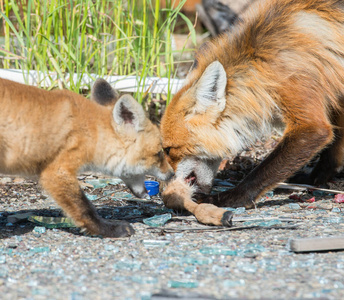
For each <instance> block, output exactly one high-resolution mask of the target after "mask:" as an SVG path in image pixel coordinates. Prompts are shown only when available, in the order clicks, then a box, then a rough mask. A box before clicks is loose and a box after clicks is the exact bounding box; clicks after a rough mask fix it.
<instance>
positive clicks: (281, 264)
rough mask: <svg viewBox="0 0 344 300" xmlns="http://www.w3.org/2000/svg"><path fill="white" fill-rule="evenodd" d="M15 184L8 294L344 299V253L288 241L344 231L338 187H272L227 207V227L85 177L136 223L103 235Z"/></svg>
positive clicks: (7, 223)
mask: <svg viewBox="0 0 344 300" xmlns="http://www.w3.org/2000/svg"><path fill="white" fill-rule="evenodd" d="M11 182H12V185H0V192H1V201H2V202H1V211H0V223H1V224H0V228H1V231H0V234H1V240H0V294H1V295H8V299H15V298H26V299H50V298H51V297H52V296H53V298H54V297H55V298H56V299H73V300H74V299H75V300H79V299H144V300H148V299H154V297H155V296H154V295H155V294H157V293H160V294H164V295H165V296H166V295H171V294H178V295H184V297H186V298H185V299H187V298H188V295H189V297H191V296H190V295H195V294H197V295H198V296H199V297H200V296H203V297H206V296H208V297H212V298H214V299H228V298H230V297H232V298H245V299H260V298H265V299H280V298H281V297H282V298H283V299H298V298H299V299H301V298H302V299H314V298H326V299H344V252H343V251H338V252H318V253H304V254H296V253H294V252H291V251H290V250H289V248H288V244H289V241H290V240H291V239H293V238H305V237H317V236H323V237H328V236H344V205H343V203H341V202H339V201H336V199H335V196H334V195H328V194H320V195H319V194H318V195H314V194H312V195H309V194H307V193H297V196H298V197H299V200H295V199H294V198H293V197H295V196H292V197H290V198H289V194H283V193H276V192H274V193H272V192H269V193H268V194H266V195H265V197H264V198H263V199H262V200H261V201H260V202H259V203H258V205H257V209H252V210H246V209H245V208H243V207H241V208H237V209H230V208H228V209H229V210H233V211H234V213H235V214H234V219H233V225H234V226H233V227H231V228H223V227H214V226H205V225H202V224H199V223H198V222H197V221H196V219H195V218H194V217H193V216H190V215H183V214H179V213H176V212H173V211H171V210H169V209H166V208H165V207H164V206H163V205H162V202H161V199H160V196H159V195H157V196H154V197H152V198H151V199H143V200H142V199H136V198H135V197H134V196H132V194H130V193H128V191H127V190H126V189H125V187H124V186H123V184H122V183H121V182H120V181H118V180H116V179H94V178H82V180H81V181H80V182H81V185H82V186H83V189H84V190H85V192H86V193H87V197H88V198H89V199H90V200H91V201H92V202H93V203H94V204H95V205H96V206H97V208H98V211H99V213H100V214H101V215H102V216H103V217H105V218H119V219H125V220H127V221H129V222H131V224H132V226H133V227H134V229H135V231H136V234H135V235H134V236H132V237H130V238H125V239H103V238H100V237H89V236H86V235H83V234H81V233H80V231H79V229H77V228H75V227H74V225H73V223H72V222H70V221H71V220H70V219H68V218H65V217H64V216H63V215H62V214H61V211H60V209H59V208H58V207H57V205H56V204H55V202H53V201H52V200H51V199H50V198H47V197H46V196H45V195H44V194H42V192H41V191H40V190H39V189H38V187H37V186H36V185H35V184H30V185H28V186H26V188H20V187H19V186H17V185H15V184H13V181H11ZM29 183H30V182H29ZM229 187H230V186H229ZM216 188H218V189H219V188H221V189H223V188H224V183H223V182H222V183H220V184H218V186H217V187H216ZM226 188H228V187H226ZM294 195H295V193H294ZM92 196H94V198H93V197H92ZM312 197H315V202H310V201H307V200H309V199H311V198H312ZM338 199H339V200H340V197H339V196H337V200H338ZM55 298H54V299H55ZM5 299H7V298H5Z"/></svg>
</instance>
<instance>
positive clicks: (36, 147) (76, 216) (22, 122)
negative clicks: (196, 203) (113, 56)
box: [0, 79, 173, 237]
mask: <svg viewBox="0 0 344 300" xmlns="http://www.w3.org/2000/svg"><path fill="white" fill-rule="evenodd" d="M92 98H93V100H95V101H90V100H87V99H85V98H84V97H82V96H80V95H78V94H76V93H72V92H70V91H66V90H63V91H61V90H54V91H51V92H48V91H45V90H42V89H38V88H36V87H32V86H26V85H22V84H19V83H15V82H12V81H8V80H5V79H0V173H6V174H24V175H39V177H40V182H41V184H42V186H43V188H44V189H45V190H46V191H47V192H48V193H49V194H50V195H51V196H52V197H53V198H54V199H55V201H56V202H57V203H58V204H59V205H60V206H61V207H62V209H63V210H64V212H65V213H66V214H67V215H68V216H70V217H72V218H73V220H74V222H75V224H76V225H77V226H80V227H82V228H83V229H86V231H87V232H89V233H91V234H95V235H102V236H107V237H120V236H128V235H131V234H133V233H134V229H133V228H132V227H131V226H130V225H129V223H128V222H125V221H116V220H104V219H102V218H100V217H99V216H98V214H97V212H96V210H95V208H94V206H93V205H92V204H91V203H90V202H89V201H88V199H87V198H86V196H85V194H84V193H83V191H82V190H81V189H80V187H79V184H78V180H77V178H76V175H77V172H78V171H79V170H81V169H82V168H83V169H88V168H89V169H93V170H98V171H101V172H103V173H105V174H109V175H111V176H118V177H120V178H122V179H123V181H124V182H125V183H126V185H127V186H128V187H129V188H130V189H131V191H132V192H133V193H134V194H135V195H136V196H138V197H142V196H144V195H145V194H146V189H145V187H144V176H145V174H150V175H154V176H156V177H158V178H160V179H161V180H166V179H168V178H170V177H171V176H172V175H173V171H172V168H171V167H170V166H169V165H168V163H167V162H166V159H165V158H164V155H163V152H162V145H161V137H160V132H159V129H158V128H157V127H156V126H155V125H153V124H152V123H151V122H150V121H149V120H148V118H147V117H146V116H145V113H144V111H143V109H142V107H141V106H140V105H139V104H138V103H137V102H136V101H135V100H134V99H133V98H132V97H131V96H129V95H124V96H122V97H120V98H119V99H117V97H116V92H115V91H114V90H113V89H112V88H111V86H110V85H109V84H108V83H107V82H106V81H105V80H102V79H98V80H97V81H96V82H95V84H94V86H93V89H92Z"/></svg>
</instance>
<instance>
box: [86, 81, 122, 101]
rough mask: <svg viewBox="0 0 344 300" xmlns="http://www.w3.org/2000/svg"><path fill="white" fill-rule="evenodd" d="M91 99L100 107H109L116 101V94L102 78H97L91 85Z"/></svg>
mask: <svg viewBox="0 0 344 300" xmlns="http://www.w3.org/2000/svg"><path fill="white" fill-rule="evenodd" d="M91 99H92V100H94V101H96V102H98V103H99V104H101V105H110V104H113V103H115V102H116V100H117V99H118V93H117V92H116V91H115V90H114V89H113V88H112V87H111V85H110V84H109V83H108V82H107V81H105V80H104V79H102V78H98V79H97V80H96V81H95V83H94V84H93V87H92V91H91Z"/></svg>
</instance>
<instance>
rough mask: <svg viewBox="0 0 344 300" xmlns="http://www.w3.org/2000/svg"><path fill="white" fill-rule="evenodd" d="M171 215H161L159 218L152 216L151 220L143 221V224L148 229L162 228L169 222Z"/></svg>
mask: <svg viewBox="0 0 344 300" xmlns="http://www.w3.org/2000/svg"><path fill="white" fill-rule="evenodd" d="M171 218H172V215H171V214H170V213H168V214H163V215H159V216H154V217H151V218H147V219H143V220H142V221H143V223H145V224H146V225H148V226H150V227H160V226H164V225H165V224H166V222H167V221H168V220H171Z"/></svg>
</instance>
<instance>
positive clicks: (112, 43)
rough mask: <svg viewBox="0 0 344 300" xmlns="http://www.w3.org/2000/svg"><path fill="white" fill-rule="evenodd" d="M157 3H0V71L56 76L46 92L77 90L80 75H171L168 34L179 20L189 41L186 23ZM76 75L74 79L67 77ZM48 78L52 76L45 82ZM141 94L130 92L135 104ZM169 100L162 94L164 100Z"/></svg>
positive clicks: (85, 0)
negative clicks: (1, 36) (0, 39)
mask: <svg viewBox="0 0 344 300" xmlns="http://www.w3.org/2000/svg"><path fill="white" fill-rule="evenodd" d="M166 2H167V5H166V6H167V7H166V8H164V9H162V8H161V6H160V0H140V1H135V0H127V1H119V0H110V1H105V0H96V1H94V0H93V1H91V0H75V1H71V0H50V1H39V0H1V1H0V9H1V11H0V24H1V26H2V27H1V30H2V31H3V32H4V43H3V44H1V45H0V55H1V57H2V59H1V60H0V67H1V68H16V69H21V70H23V74H24V75H25V74H27V72H28V71H29V70H37V71H40V72H41V74H43V75H42V78H40V80H43V79H44V78H46V77H47V76H48V77H49V76H50V75H49V74H50V72H56V74H57V78H55V79H54V80H53V85H52V86H51V87H50V88H56V87H60V88H61V87H67V86H68V88H69V89H71V90H73V91H75V92H80V90H81V89H82V88H83V86H82V82H81V77H82V75H84V74H87V75H90V74H96V75H97V76H101V77H105V76H107V75H125V76H126V75H134V76H137V80H138V81H139V82H140V83H142V84H143V83H144V82H145V80H146V78H147V77H152V76H158V77H168V78H173V77H174V76H175V61H174V59H175V57H176V55H177V54H178V53H174V52H173V50H172V46H171V36H172V33H173V30H174V26H175V24H176V21H177V18H179V19H182V20H184V22H185V24H186V25H187V27H188V29H189V31H190V36H191V38H192V39H193V40H195V31H194V29H193V26H192V23H191V22H190V20H188V18H187V17H186V16H185V15H183V14H182V13H181V12H180V9H181V7H182V5H183V3H184V2H185V0H184V1H181V2H180V4H179V5H178V6H177V7H176V8H174V9H173V8H172V7H173V5H172V4H173V3H172V2H173V1H172V0H171V1H166ZM67 73H77V74H78V75H79V76H78V79H77V80H74V79H73V78H72V77H67V76H66V74H67ZM50 79H51V80H52V78H50ZM145 92H146V91H144V90H138V91H137V92H136V95H135V96H136V98H137V100H138V101H139V102H140V103H141V102H142V100H143V96H144V93H145ZM170 98H171V94H170V92H168V96H167V101H169V100H170Z"/></svg>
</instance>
